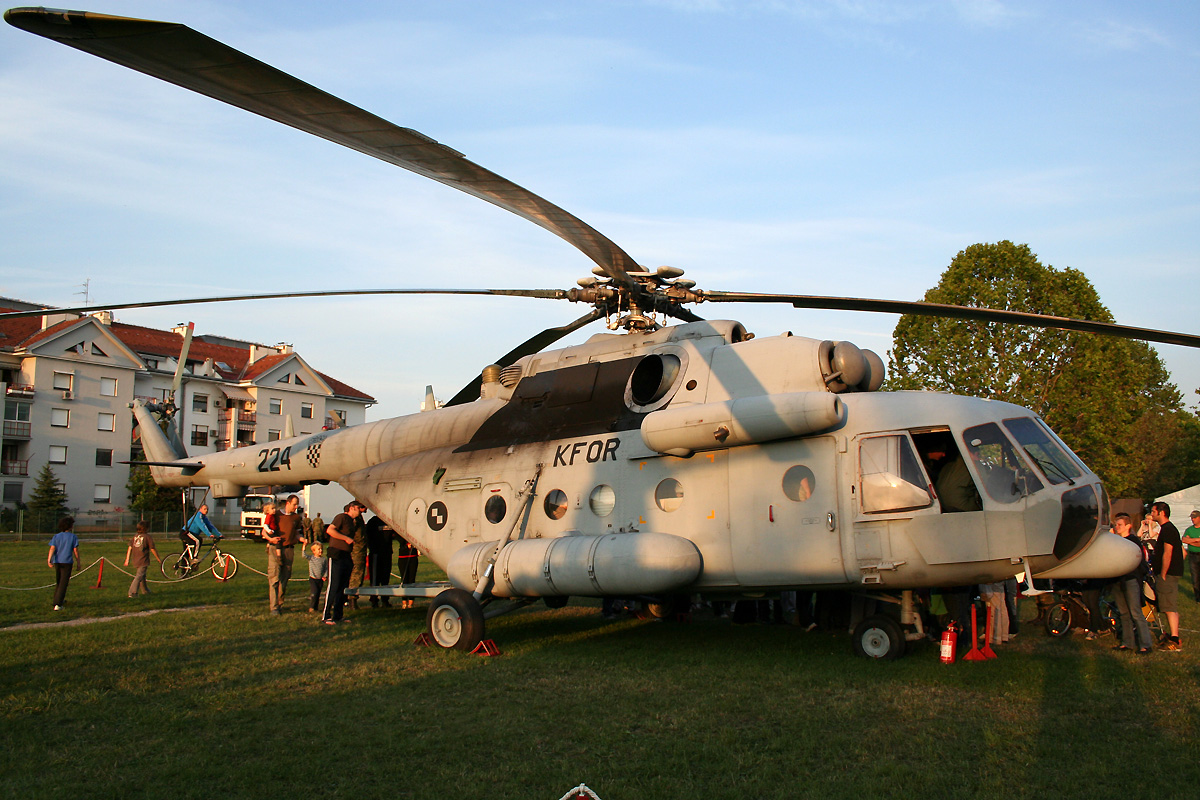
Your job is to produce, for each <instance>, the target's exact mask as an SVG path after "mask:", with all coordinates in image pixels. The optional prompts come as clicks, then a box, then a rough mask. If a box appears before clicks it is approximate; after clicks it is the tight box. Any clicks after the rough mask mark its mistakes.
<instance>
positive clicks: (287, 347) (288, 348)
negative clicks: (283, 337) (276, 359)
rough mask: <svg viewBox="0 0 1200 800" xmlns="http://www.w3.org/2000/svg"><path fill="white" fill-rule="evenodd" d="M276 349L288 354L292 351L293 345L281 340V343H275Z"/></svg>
mask: <svg viewBox="0 0 1200 800" xmlns="http://www.w3.org/2000/svg"><path fill="white" fill-rule="evenodd" d="M275 350H276V351H278V352H279V353H280V354H281V355H287V354H288V353H290V352H292V346H291V345H290V344H287V343H286V342H280V343H279V344H277V345H275Z"/></svg>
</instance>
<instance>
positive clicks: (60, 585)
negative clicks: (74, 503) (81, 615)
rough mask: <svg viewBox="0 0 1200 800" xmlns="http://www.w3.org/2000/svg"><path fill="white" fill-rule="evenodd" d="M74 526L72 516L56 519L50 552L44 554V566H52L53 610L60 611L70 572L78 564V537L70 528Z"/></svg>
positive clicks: (64, 598) (69, 579)
mask: <svg viewBox="0 0 1200 800" xmlns="http://www.w3.org/2000/svg"><path fill="white" fill-rule="evenodd" d="M74 527H75V520H74V519H73V518H72V517H63V518H62V519H60V520H59V521H58V533H56V534H54V538H52V539H51V540H50V552H49V554H47V556H46V566H47V567H53V568H54V582H55V587H54V610H55V611H62V607H63V602H64V601H65V600H66V598H67V585H68V584H69V583H70V582H71V573H72V572H73V571H74V570H75V569H77V568H78V566H79V537H77V536H76V535H75V532H74V531H73V530H72V528H74Z"/></svg>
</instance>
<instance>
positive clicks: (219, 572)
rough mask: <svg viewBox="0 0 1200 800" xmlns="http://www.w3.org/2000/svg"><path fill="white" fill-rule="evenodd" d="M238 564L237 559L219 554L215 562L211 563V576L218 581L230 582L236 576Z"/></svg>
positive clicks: (226, 554)
mask: <svg viewBox="0 0 1200 800" xmlns="http://www.w3.org/2000/svg"><path fill="white" fill-rule="evenodd" d="M237 568H238V562H237V559H236V558H234V557H233V556H231V555H229V553H221V554H220V555H219V556H217V560H216V561H214V562H213V565H212V574H213V577H214V578H216V579H217V580H219V581H228V580H232V579H233V576H234V575H237Z"/></svg>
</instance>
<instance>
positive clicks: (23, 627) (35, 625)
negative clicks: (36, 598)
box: [0, 606, 211, 632]
mask: <svg viewBox="0 0 1200 800" xmlns="http://www.w3.org/2000/svg"><path fill="white" fill-rule="evenodd" d="M210 607H211V606H188V607H187V608H152V609H149V610H148V611H131V612H130V613H128V614H118V615H116V616H115V617H77V618H76V619H64V620H63V621H62V622H22V623H19V624H17V625H9V626H7V627H4V628H0V632H3V631H32V630H37V629H39V628H60V627H63V626H68V625H91V624H92V623H93V622H113V621H114V620H118V619H129V618H130V617H148V616H150V615H151V614H171V613H174V612H176V611H201V610H203V609H205V608H210Z"/></svg>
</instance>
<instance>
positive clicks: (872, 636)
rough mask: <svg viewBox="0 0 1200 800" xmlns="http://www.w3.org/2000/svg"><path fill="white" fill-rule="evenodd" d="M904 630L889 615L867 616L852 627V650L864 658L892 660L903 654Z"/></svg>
mask: <svg viewBox="0 0 1200 800" xmlns="http://www.w3.org/2000/svg"><path fill="white" fill-rule="evenodd" d="M904 647H905V641H904V631H902V630H901V629H900V625H899V623H897V622H896V621H895V620H893V619H892V618H891V617H885V616H883V615H880V614H877V615H875V616H872V617H867V618H866V619H864V620H863V621H862V622H860V623H858V627H857V628H855V629H854V652H855V653H856V654H857V655H860V656H864V657H866V658H880V659H884V660H887V661H893V660H895V659H897V658H899V657H900V656H902V655H904Z"/></svg>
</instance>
